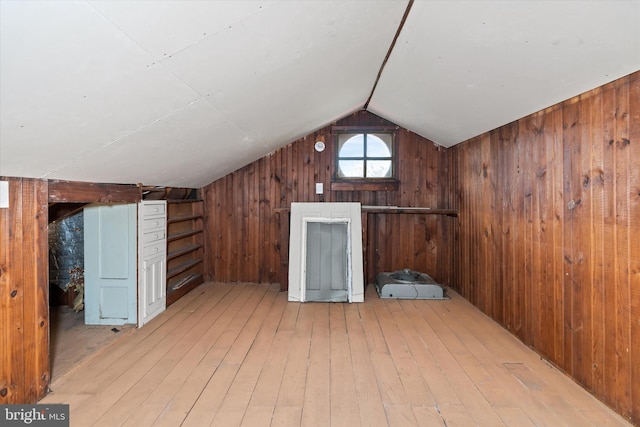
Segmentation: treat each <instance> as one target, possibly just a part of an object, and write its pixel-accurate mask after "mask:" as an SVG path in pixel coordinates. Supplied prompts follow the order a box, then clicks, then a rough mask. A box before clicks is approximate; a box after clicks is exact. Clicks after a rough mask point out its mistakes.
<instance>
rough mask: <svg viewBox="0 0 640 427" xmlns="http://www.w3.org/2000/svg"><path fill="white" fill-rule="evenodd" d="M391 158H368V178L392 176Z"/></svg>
mask: <svg viewBox="0 0 640 427" xmlns="http://www.w3.org/2000/svg"><path fill="white" fill-rule="evenodd" d="M390 177H391V160H367V178H390Z"/></svg>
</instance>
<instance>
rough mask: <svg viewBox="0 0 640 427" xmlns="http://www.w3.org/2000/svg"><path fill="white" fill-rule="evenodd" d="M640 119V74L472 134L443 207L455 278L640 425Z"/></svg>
mask: <svg viewBox="0 0 640 427" xmlns="http://www.w3.org/2000/svg"><path fill="white" fill-rule="evenodd" d="M639 123H640V72H636V73H634V74H631V75H630V76H627V77H624V78H622V79H619V80H617V81H615V82H612V83H610V84H607V85H605V86H602V87H600V88H597V89H594V90H592V91H590V92H587V93H584V94H582V95H580V96H578V97H575V98H572V99H570V100H567V101H566V102H563V103H561V104H558V105H556V106H553V107H550V108H548V109H546V110H543V111H540V112H538V113H535V114H533V115H531V116H528V117H525V118H523V119H521V120H518V121H517V122H514V123H510V124H508V125H506V126H503V127H501V128H499V129H496V130H494V131H491V132H489V133H487V134H484V135H480V136H478V137H476V138H473V139H471V140H469V141H466V142H464V143H462V144H460V145H457V146H455V147H453V148H451V149H450V150H449V152H448V153H447V156H448V158H449V159H450V160H449V161H450V163H451V165H450V170H449V178H448V181H449V188H450V189H451V192H452V194H451V195H450V197H449V198H448V200H449V203H450V204H449V205H448V206H446V207H449V208H453V209H458V210H459V220H458V222H457V223H454V224H453V225H452V231H451V234H452V237H451V238H452V240H453V242H452V245H453V246H454V249H453V252H454V258H455V262H454V264H453V266H454V268H453V270H452V277H453V278H452V281H451V285H452V286H453V287H454V288H455V289H456V290H458V291H459V292H460V293H461V294H462V295H463V296H464V297H465V298H467V299H469V300H470V301H471V302H472V303H473V304H474V305H476V306H477V307H479V308H480V309H481V310H482V311H484V312H485V313H486V314H488V315H489V316H491V317H492V318H493V319H495V320H496V321H498V322H499V323H500V324H502V325H503V326H504V327H506V328H507V329H508V330H510V331H512V333H514V334H515V335H516V336H517V337H518V338H520V339H521V340H522V341H523V342H524V343H525V344H527V345H529V346H531V347H532V348H534V349H535V350H536V351H537V352H539V353H540V354H541V355H543V356H544V357H545V358H547V359H548V360H550V361H551V362H552V363H554V364H555V365H556V366H558V367H559V368H560V369H562V370H563V371H564V372H565V373H566V374H567V375H569V376H571V377H572V378H573V379H575V380H576V381H577V382H578V383H580V384H582V385H583V386H584V387H585V388H586V389H587V390H589V391H591V392H592V393H593V394H595V395H596V396H597V397H598V398H599V399H601V400H603V401H604V402H606V403H607V404H608V405H610V406H611V407H612V408H614V409H615V410H616V411H618V412H619V413H620V414H622V415H623V416H624V417H625V418H627V419H629V420H631V421H632V422H633V423H636V424H638V423H640V386H639V384H640V311H639V307H640V301H639V300H640V290H639V289H640V268H639V267H638V264H639V259H640V256H639V249H638V248H639V243H638V241H639V240H640V239H638V235H639V234H640V172H639V169H640V168H639V167H638V166H639V163H638V159H640V124H639ZM456 254H457V256H456ZM496 266H498V268H496Z"/></svg>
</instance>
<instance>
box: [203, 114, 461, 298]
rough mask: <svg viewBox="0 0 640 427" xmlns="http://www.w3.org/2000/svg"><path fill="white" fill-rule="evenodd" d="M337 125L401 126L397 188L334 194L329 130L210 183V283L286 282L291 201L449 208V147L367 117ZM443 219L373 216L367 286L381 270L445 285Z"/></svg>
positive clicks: (206, 192)
mask: <svg viewBox="0 0 640 427" xmlns="http://www.w3.org/2000/svg"><path fill="white" fill-rule="evenodd" d="M336 125H337V126H363V127H371V126H376V127H377V126H390V127H392V128H393V129H397V131H396V132H397V134H396V135H397V142H398V143H397V149H398V156H399V161H398V165H399V170H398V178H399V183H398V184H397V185H394V186H392V187H390V190H389V189H387V190H386V191H384V190H383V191H373V190H371V189H369V188H353V187H347V189H345V190H331V189H330V186H331V177H332V174H333V169H334V165H333V162H334V158H335V157H334V156H335V152H334V135H332V126H327V127H325V128H323V129H321V130H319V131H317V132H315V133H313V134H311V135H308V136H306V137H304V138H301V139H299V140H298V141H295V142H294V143H292V144H289V145H287V146H285V147H283V148H281V149H279V150H276V151H275V152H273V153H272V154H270V155H269V156H267V157H264V158H262V159H260V160H258V161H256V162H254V163H252V164H250V165H248V166H246V167H244V168H242V169H240V170H238V171H236V172H234V173H232V174H229V175H227V176H225V177H223V178H221V179H219V180H217V181H215V182H213V183H211V184H210V185H208V186H207V187H205V188H204V190H203V194H204V199H205V203H206V208H205V211H206V212H207V226H206V236H207V244H206V248H207V251H208V255H207V256H206V259H207V263H206V265H205V268H206V274H207V277H208V278H209V279H210V280H216V281H221V282H236V281H248V282H274V281H275V282H277V281H280V282H282V281H285V280H286V274H287V272H286V268H287V266H286V262H287V257H288V255H287V253H286V249H287V248H286V246H287V243H288V242H286V240H287V239H288V234H287V232H283V230H281V227H280V221H281V217H280V215H282V219H283V220H284V221H286V220H287V218H288V213H286V211H285V212H282V211H281V212H279V213H278V211H279V210H282V209H288V208H289V207H290V206H291V202H322V201H326V202H351V201H355V202H361V203H362V204H363V205H382V206H412V207H432V208H437V207H445V208H446V207H448V206H446V202H447V200H446V199H445V194H447V192H446V191H445V190H443V187H444V188H446V184H445V183H444V182H443V180H444V179H446V178H447V173H446V169H445V171H444V172H442V168H443V167H444V168H446V162H445V159H446V150H444V149H443V148H441V147H439V146H437V145H436V144H434V143H432V142H430V141H428V140H426V139H424V138H422V137H420V136H418V135H416V134H414V133H412V132H409V131H407V130H405V129H401V128H398V127H397V126H396V125H394V124H393V123H390V122H388V121H386V120H384V119H381V118H380V117H377V116H375V115H374V114H371V113H368V112H358V113H355V114H353V115H350V116H348V117H346V118H344V119H343V120H340V121H339V122H337V123H336ZM318 140H322V141H324V142H325V143H326V146H327V149H325V150H324V151H323V152H320V153H318V152H316V151H315V150H314V144H315V142H316V141H318ZM316 182H322V183H323V184H324V194H322V195H317V194H315V183H316ZM341 188H342V187H341ZM444 221H447V223H448V224H449V223H450V222H451V221H455V218H449V217H446V216H441V215H421V214H410V215H409V214H402V215H393V214H388V213H384V212H383V213H379V214H369V215H368V220H367V224H368V230H367V243H368V246H367V247H366V248H363V249H364V251H365V257H366V259H365V265H366V266H367V267H366V271H365V274H366V276H367V277H368V278H369V282H371V281H372V280H373V277H374V276H375V273H377V272H380V271H389V270H397V269H401V268H412V269H415V270H419V271H425V272H427V273H429V274H430V275H432V276H433V277H434V278H435V279H436V280H439V281H441V282H443V283H447V281H448V280H449V277H450V259H451V258H450V257H445V255H446V254H447V250H448V249H447V250H442V247H444V246H445V245H447V244H448V242H446V241H444V240H443V238H442V236H441V235H442V233H443V232H442V228H443V227H444V226H443V222H444ZM285 224H286V222H285ZM371 230H373V231H371ZM281 232H283V233H281ZM281 234H282V235H281ZM282 250H284V252H283V251H282ZM285 288H286V287H285Z"/></svg>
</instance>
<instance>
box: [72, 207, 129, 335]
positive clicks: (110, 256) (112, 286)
mask: <svg viewBox="0 0 640 427" xmlns="http://www.w3.org/2000/svg"><path fill="white" fill-rule="evenodd" d="M136 228H137V227H136V205H135V204H121V205H110V206H89V207H86V208H85V209H84V246H85V247H84V259H85V273H84V275H85V278H84V280H85V293H84V300H85V312H84V313H85V323H86V324H88V325H122V324H125V323H136V314H137V313H136V284H137V280H136V277H137V275H136V236H137V233H136Z"/></svg>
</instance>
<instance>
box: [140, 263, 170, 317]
mask: <svg viewBox="0 0 640 427" xmlns="http://www.w3.org/2000/svg"><path fill="white" fill-rule="evenodd" d="M166 272H167V262H166V258H165V257H158V258H152V259H143V260H142V264H141V266H140V307H139V310H140V319H139V320H140V321H139V324H138V326H142V325H144V324H145V323H147V322H149V320H151V319H153V318H154V317H156V316H157V315H158V314H160V313H162V312H163V311H164V309H165V307H166V305H167V286H166V278H165V277H166Z"/></svg>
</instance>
